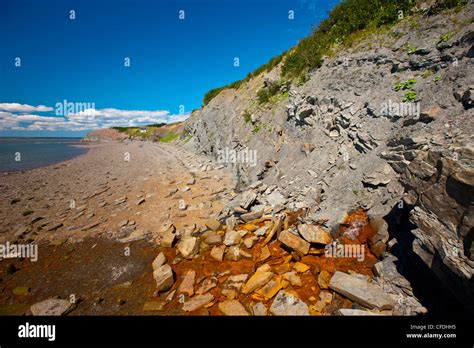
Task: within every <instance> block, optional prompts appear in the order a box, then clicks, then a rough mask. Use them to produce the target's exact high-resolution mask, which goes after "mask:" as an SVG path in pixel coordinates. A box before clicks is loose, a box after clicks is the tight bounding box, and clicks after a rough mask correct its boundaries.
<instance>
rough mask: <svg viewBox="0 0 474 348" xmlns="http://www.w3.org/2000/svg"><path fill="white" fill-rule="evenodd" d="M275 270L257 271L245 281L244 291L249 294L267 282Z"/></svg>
mask: <svg viewBox="0 0 474 348" xmlns="http://www.w3.org/2000/svg"><path fill="white" fill-rule="evenodd" d="M273 276H274V274H273V272H255V274H254V275H253V276H251V277H250V279H249V280H248V281H247V283H245V285H244V286H243V288H242V293H244V294H249V293H251V292H252V291H254V290H257V289H259V288H261V287H262V286H264V285H265V284H267V283H268V282H269V281H270V280H271V279H272V278H273Z"/></svg>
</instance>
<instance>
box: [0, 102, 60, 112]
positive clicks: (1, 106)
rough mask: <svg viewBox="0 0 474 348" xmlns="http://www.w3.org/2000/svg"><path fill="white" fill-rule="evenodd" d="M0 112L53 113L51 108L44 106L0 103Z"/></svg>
mask: <svg viewBox="0 0 474 348" xmlns="http://www.w3.org/2000/svg"><path fill="white" fill-rule="evenodd" d="M0 110H4V111H9V112H47V111H53V108H52V107H49V106H44V105H37V106H32V105H28V104H18V103H0Z"/></svg>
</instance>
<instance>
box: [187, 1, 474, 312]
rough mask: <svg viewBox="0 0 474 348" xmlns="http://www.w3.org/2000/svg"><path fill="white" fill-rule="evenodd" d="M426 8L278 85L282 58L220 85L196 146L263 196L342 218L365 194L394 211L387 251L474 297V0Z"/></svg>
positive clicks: (365, 201) (378, 212) (333, 219)
mask: <svg viewBox="0 0 474 348" xmlns="http://www.w3.org/2000/svg"><path fill="white" fill-rule="evenodd" d="M428 12H429V11H425V13H424V14H423V13H418V14H415V15H414V16H412V17H409V18H405V19H404V20H401V21H400V22H399V23H398V24H396V25H395V26H393V27H392V28H390V29H386V30H383V31H379V32H378V33H372V34H371V35H368V36H365V37H364V36H363V37H362V38H360V39H359V40H358V41H357V43H355V44H354V45H353V46H352V47H349V48H344V49H339V50H337V51H336V52H335V53H334V55H332V56H331V57H325V59H324V63H323V65H322V66H321V67H320V68H318V69H316V70H314V71H312V72H310V74H309V76H308V78H307V80H306V81H305V82H304V83H297V82H295V81H293V82H291V83H284V84H280V82H279V76H280V69H281V64H279V65H277V66H276V67H275V68H274V69H273V70H271V71H270V72H265V73H262V74H260V75H258V76H256V77H254V78H252V79H251V80H250V81H248V82H246V83H244V84H242V85H241V86H240V87H239V88H238V89H227V90H224V91H222V92H221V93H220V94H219V95H217V96H216V97H215V98H214V99H212V100H211V101H210V102H209V104H208V105H206V106H204V107H203V108H201V109H199V110H197V111H195V112H193V114H192V116H191V117H190V118H189V119H188V120H187V121H186V123H185V127H186V129H187V131H188V132H189V133H190V134H191V135H192V136H193V138H192V139H191V141H189V142H188V143H187V144H186V146H187V147H189V148H191V149H193V150H195V151H197V152H200V153H204V154H207V155H209V156H211V157H214V158H216V159H217V160H219V161H220V162H222V163H223V164H224V165H226V166H228V167H229V168H230V169H231V170H232V171H233V174H234V183H235V187H236V192H243V193H244V194H248V192H249V190H250V191H251V192H253V193H254V194H255V195H256V198H254V199H255V203H254V204H257V205H266V204H270V205H273V206H277V205H281V206H285V207H287V208H289V209H300V208H301V209H305V211H306V212H307V219H308V220H312V221H314V222H319V223H324V224H325V225H326V227H328V228H329V229H331V230H332V231H336V230H337V228H338V224H339V223H341V222H342V221H343V219H344V218H345V217H346V216H347V215H346V214H347V212H349V211H352V210H354V209H356V208H358V207H362V208H363V209H365V210H366V211H368V213H369V216H370V217H372V218H373V219H377V218H381V217H383V218H384V219H385V220H386V221H387V222H388V224H389V232H390V236H389V237H388V238H383V240H382V241H381V243H379V241H375V243H374V244H377V243H379V244H378V246H375V247H374V250H375V252H376V253H377V254H378V256H379V257H380V258H381V259H382V260H384V261H385V260H387V262H388V263H389V264H390V262H391V261H390V260H391V259H390V258H392V257H393V256H391V255H390V253H388V250H389V249H393V250H395V251H396V252H393V253H394V254H397V255H396V256H397V257H398V258H399V259H400V260H401V262H399V267H398V271H399V272H400V273H403V271H402V269H401V268H403V267H405V268H406V267H408V268H409V267H410V266H411V265H413V264H415V263H417V262H418V261H420V260H421V261H422V262H423V264H424V265H425V266H427V267H429V269H430V270H431V272H432V273H433V274H434V275H435V276H436V279H437V280H439V282H440V283H441V284H444V286H445V287H446V288H447V289H448V290H449V291H450V292H451V293H452V294H453V295H454V296H455V297H456V299H457V300H458V301H459V302H460V303H461V304H462V305H463V306H465V307H466V308H470V310H473V308H474V301H473V298H474V285H473V281H472V276H473V274H474V250H473V239H474V235H473V225H474V220H473V212H474V210H473V197H474V195H473V185H474V168H473V157H474V153H473V138H472V134H473V128H474V127H473V126H474V122H473V120H472V117H473V110H474V109H473V105H474V74H473V73H472V72H473V71H474V70H473V66H474V61H473V57H474V23H473V18H474V6H473V2H472V1H470V2H469V3H468V4H467V5H466V6H464V7H462V9H461V10H459V11H446V12H443V13H440V14H437V15H428V14H426V13H428ZM276 84H278V89H279V90H278V93H276V95H274V96H273V97H272V98H270V100H269V101H268V102H265V103H260V102H259V99H258V94H259V91H261V90H264V89H270V88H272V87H274V86H275V85H276ZM229 151H230V152H232V151H235V153H241V154H247V156H241V157H237V158H234V159H230V160H229V157H228V156H227V157H225V158H223V154H225V153H229ZM249 153H254V154H255V155H256V157H255V161H253V160H252V161H250V160H249V156H248V154H249ZM239 198H240V197H239ZM236 199H237V198H236ZM230 210H232V202H230V203H229V205H228V211H227V212H226V211H225V210H223V213H222V217H225V216H226V213H228V212H229V211H230ZM388 240H390V242H388ZM397 242H398V245H399V247H398V249H397V248H395V247H394V246H395V245H396V244H397ZM397 250H398V251H397ZM401 263H402V264H403V267H401V266H400V264H401ZM392 265H393V264H392ZM399 285H400V284H399Z"/></svg>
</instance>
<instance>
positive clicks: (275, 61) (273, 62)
mask: <svg viewBox="0 0 474 348" xmlns="http://www.w3.org/2000/svg"><path fill="white" fill-rule="evenodd" d="M284 55H285V52H283V53H282V54H280V55H279V56H276V57H273V58H272V59H270V60H269V61H268V63H267V64H264V65H262V66H261V67H259V68H258V69H256V70H254V71H252V72H251V73H249V74H248V75H247V76H246V77H245V78H244V79H243V80H238V81H235V82H232V83H230V84H228V85H225V86H222V87H219V88H214V89H211V90H210V91H209V92H207V93H206V94H205V95H204V100H203V105H207V104H208V103H209V102H210V101H211V100H212V99H213V98H214V97H215V96H217V95H218V94H219V93H220V92H222V91H223V90H224V89H232V88H233V89H238V88H239V87H240V86H241V85H242V83H244V82H247V81H250V80H251V79H252V78H254V77H256V76H258V75H260V74H261V73H262V72H264V71H266V72H269V71H271V70H272V69H273V68H274V67H276V66H277V65H278V64H279V63H280V62H281V60H282V59H283V57H284Z"/></svg>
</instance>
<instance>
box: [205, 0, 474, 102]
mask: <svg viewBox="0 0 474 348" xmlns="http://www.w3.org/2000/svg"><path fill="white" fill-rule="evenodd" d="M468 1H469V0H437V1H436V4H435V5H434V6H433V7H432V8H431V10H430V12H429V13H428V15H433V14H437V13H439V12H441V11H444V10H447V9H451V8H459V7H460V6H462V5H465V4H467V3H468ZM414 5H415V1H414V0H343V1H342V2H341V3H340V4H338V5H337V6H336V7H334V8H333V10H332V11H331V12H330V13H329V17H328V18H327V19H325V20H324V21H322V22H321V23H320V24H319V26H318V27H316V28H315V29H314V30H313V32H312V33H311V34H310V35H309V36H308V37H306V38H304V39H302V40H301V41H300V42H299V43H298V44H297V45H296V46H295V47H293V48H292V49H290V50H289V51H288V52H283V53H282V54H281V55H279V56H277V57H274V58H272V59H271V60H270V61H269V62H268V63H267V64H265V65H262V66H261V67H260V68H258V69H256V70H255V71H253V72H251V73H250V74H248V75H247V77H245V79H243V80H239V81H235V82H233V83H231V84H228V85H226V86H223V87H219V88H215V89H213V90H210V91H209V92H207V93H206V94H205V96H204V100H203V105H207V104H208V103H209V102H210V101H211V100H212V99H213V98H214V97H215V96H217V95H218V94H219V93H220V92H221V91H223V90H224V89H230V88H235V89H237V88H239V87H240V86H241V85H242V84H243V83H244V82H247V81H248V80H250V79H251V78H252V77H254V76H257V75H259V74H260V73H262V72H263V71H270V70H272V69H273V68H274V67H275V66H277V65H278V64H279V63H280V62H283V63H282V70H281V75H282V76H281V77H282V78H286V79H294V80H297V81H304V80H305V76H306V75H307V74H308V72H310V71H311V70H313V69H317V68H319V67H320V66H321V65H322V63H323V57H324V56H328V55H331V51H332V50H333V49H334V47H337V46H345V47H347V46H351V45H352V43H353V40H355V39H357V37H358V36H359V35H357V33H358V32H361V31H364V30H367V29H370V31H373V30H376V29H377V28H381V27H385V28H386V27H390V26H392V25H393V24H395V23H396V22H397V21H399V20H400V19H401V18H406V17H407V16H409V15H410V14H411V12H412V9H413V7H414Z"/></svg>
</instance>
